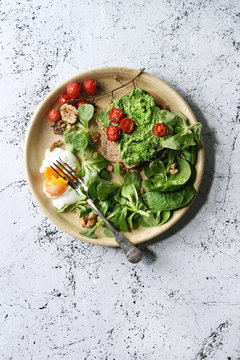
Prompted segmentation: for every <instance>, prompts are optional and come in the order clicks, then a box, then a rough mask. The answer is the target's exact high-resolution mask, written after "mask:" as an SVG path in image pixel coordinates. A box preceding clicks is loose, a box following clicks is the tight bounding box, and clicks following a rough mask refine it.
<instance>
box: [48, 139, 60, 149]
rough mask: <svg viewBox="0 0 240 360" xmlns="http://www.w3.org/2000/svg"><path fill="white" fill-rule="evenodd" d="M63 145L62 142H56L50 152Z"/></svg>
mask: <svg viewBox="0 0 240 360" xmlns="http://www.w3.org/2000/svg"><path fill="white" fill-rule="evenodd" d="M62 144H63V142H62V140H58V141H54V143H52V145H51V146H50V149H49V150H50V151H53V150H54V149H55V148H56V147H59V146H61V145H62Z"/></svg>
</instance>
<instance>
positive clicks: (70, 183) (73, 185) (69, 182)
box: [50, 164, 77, 189]
mask: <svg viewBox="0 0 240 360" xmlns="http://www.w3.org/2000/svg"><path fill="white" fill-rule="evenodd" d="M54 165H55V166H57V165H56V164H54ZM50 167H51V169H53V170H54V171H55V172H56V173H57V174H58V175H59V176H60V177H62V174H64V172H63V171H62V169H61V173H59V172H58V171H57V170H56V169H55V168H54V167H53V166H50ZM58 169H59V167H58ZM65 176H66V175H65ZM66 177H67V180H68V184H69V185H70V186H71V187H72V188H73V189H76V187H77V184H75V183H74V182H73V181H72V180H70V179H69V178H68V176H66Z"/></svg>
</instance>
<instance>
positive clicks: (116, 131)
mask: <svg viewBox="0 0 240 360" xmlns="http://www.w3.org/2000/svg"><path fill="white" fill-rule="evenodd" d="M120 131H121V130H120V128H119V127H118V126H115V125H111V126H109V127H108V128H107V139H108V140H110V141H118V140H119V138H120Z"/></svg>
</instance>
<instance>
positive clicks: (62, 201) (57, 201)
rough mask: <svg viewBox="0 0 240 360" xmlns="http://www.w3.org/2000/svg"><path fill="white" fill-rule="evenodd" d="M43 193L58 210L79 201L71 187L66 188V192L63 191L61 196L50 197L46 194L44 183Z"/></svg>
mask: <svg viewBox="0 0 240 360" xmlns="http://www.w3.org/2000/svg"><path fill="white" fill-rule="evenodd" d="M43 192H44V194H46V195H47V197H48V198H50V199H51V202H52V204H53V206H54V207H55V208H56V209H58V210H59V209H62V208H63V207H64V206H66V205H70V204H74V203H76V202H77V201H78V200H79V199H80V196H79V195H78V193H77V192H76V191H75V190H74V189H73V188H71V186H68V187H67V189H66V191H64V193H63V194H61V195H59V196H51V195H50V194H48V193H47V192H46V189H45V182H44V184H43Z"/></svg>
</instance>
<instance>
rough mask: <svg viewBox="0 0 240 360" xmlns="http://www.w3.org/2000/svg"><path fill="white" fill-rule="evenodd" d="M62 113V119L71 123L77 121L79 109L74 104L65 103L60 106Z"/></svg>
mask: <svg viewBox="0 0 240 360" xmlns="http://www.w3.org/2000/svg"><path fill="white" fill-rule="evenodd" d="M60 114H61V116H62V120H63V121H66V122H68V123H69V124H75V122H76V121H77V114H78V111H77V109H76V108H75V106H73V105H70V104H63V105H62V106H61V107H60Z"/></svg>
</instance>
